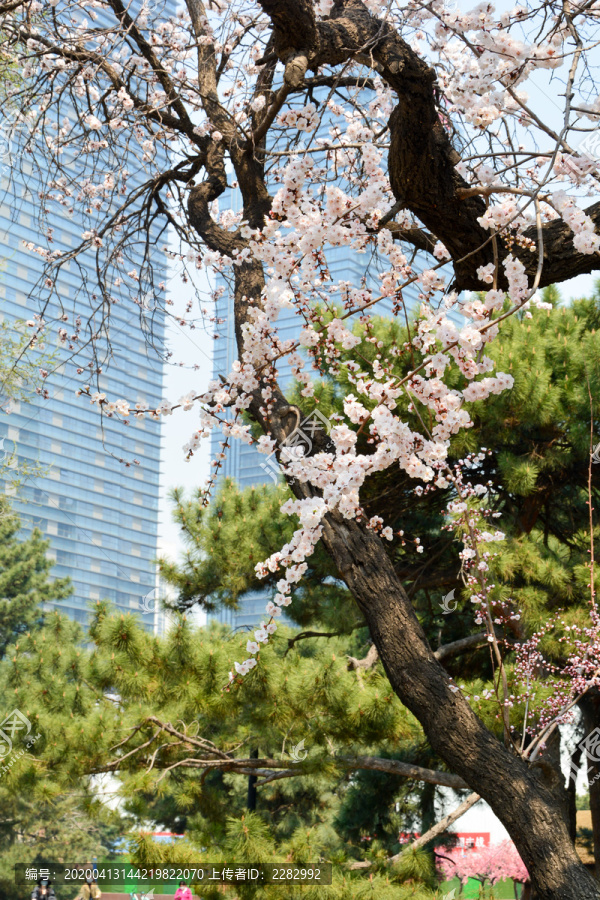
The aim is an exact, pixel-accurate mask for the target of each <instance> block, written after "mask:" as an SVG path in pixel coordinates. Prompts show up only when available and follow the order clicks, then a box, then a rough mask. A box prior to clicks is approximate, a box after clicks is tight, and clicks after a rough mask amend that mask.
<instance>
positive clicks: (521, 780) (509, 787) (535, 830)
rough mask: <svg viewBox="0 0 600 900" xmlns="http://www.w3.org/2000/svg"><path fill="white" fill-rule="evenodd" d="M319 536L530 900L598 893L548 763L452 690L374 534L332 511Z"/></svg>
mask: <svg viewBox="0 0 600 900" xmlns="http://www.w3.org/2000/svg"><path fill="white" fill-rule="evenodd" d="M323 540H324V542H325V545H326V547H327V549H328V551H329V552H330V554H331V555H332V557H333V559H334V560H335V562H336V564H337V565H338V568H339V570H340V573H341V574H342V577H343V578H344V580H345V581H346V583H347V584H348V586H349V587H350V589H351V590H352V592H353V594H354V597H355V598H356V601H357V603H358V605H359V607H360V609H361V611H362V612H363V614H364V616H365V618H366V620H367V624H368V625H369V629H370V632H371V636H372V638H373V641H374V643H375V644H376V646H377V649H378V651H379V656H380V658H381V661H382V663H383V666H384V668H385V671H386V673H387V676H388V678H389V680H390V683H391V685H392V687H393V688H394V690H395V692H396V693H397V695H398V697H399V698H400V699H401V700H402V702H403V703H404V704H405V706H407V707H408V708H409V709H410V710H411V712H413V713H414V715H415V716H416V717H417V718H418V720H419V721H420V723H421V725H422V726H423V728H424V730H425V733H426V734H427V737H428V738H429V741H430V743H431V745H432V747H433V749H434V750H435V752H436V753H438V754H439V756H440V757H441V758H442V759H444V760H445V762H446V763H447V764H448V766H449V767H450V768H451V769H452V770H453V771H454V772H457V773H458V774H459V775H461V777H462V778H464V780H465V781H466V782H467V783H468V784H469V786H470V787H471V788H472V789H473V790H474V791H477V793H478V794H480V795H481V796H482V797H483V798H484V799H485V800H486V801H487V802H488V803H489V804H490V806H491V808H492V809H493V811H494V812H495V813H496V815H497V816H498V818H499V819H500V820H501V822H502V823H503V824H504V825H505V827H506V829H507V831H508V832H509V834H510V836H511V837H512V839H513V841H514V842H515V844H516V846H517V849H518V851H519V853H520V855H521V858H522V859H523V862H524V863H525V865H526V866H527V869H528V871H529V874H530V877H531V882H532V900H592V898H593V900H598V898H600V889H599V887H598V885H597V884H596V882H595V881H594V879H593V878H592V877H591V875H590V874H589V873H588V872H587V871H586V869H585V867H584V866H583V865H582V863H581V862H580V860H579V858H578V856H577V854H576V852H575V848H574V846H573V843H572V842H571V840H570V838H569V832H568V828H567V825H566V821H565V819H566V810H567V797H566V792H565V790H564V787H562V785H561V781H560V776H559V775H558V774H557V773H556V771H555V769H554V767H553V766H552V765H551V764H549V763H547V762H546V761H545V760H541V761H540V762H539V763H534V764H533V765H529V764H528V763H527V762H525V761H523V760H522V759H520V758H519V757H517V756H516V755H515V754H514V753H512V752H511V751H510V750H509V749H507V748H506V747H505V746H503V745H502V744H501V743H500V742H499V741H498V740H497V739H496V738H495V737H494V736H493V735H492V734H491V733H490V732H489V731H488V730H487V728H485V726H484V725H483V723H482V722H481V721H480V720H479V719H478V718H477V716H476V715H475V714H474V713H473V712H472V710H471V708H470V707H469V705H468V704H467V703H466V702H465V700H464V698H463V697H462V696H461V694H460V693H455V692H454V691H453V690H451V682H450V679H449V677H448V674H447V673H446V671H445V670H444V669H443V667H442V666H441V664H440V663H439V662H438V660H437V659H436V658H435V656H434V655H433V653H432V651H431V648H430V647H429V645H428V643H427V639H426V637H425V634H424V632H423V630H422V628H421V626H420V624H419V622H418V620H417V617H416V615H415V613H414V610H413V608H412V605H411V603H410V600H409V598H408V597H407V595H406V593H405V592H404V590H403V588H402V585H401V584H400V583H399V582H398V580H397V578H396V575H395V572H394V570H393V567H392V564H391V561H390V560H389V558H388V556H387V554H386V553H385V551H384V550H383V548H382V546H381V542H380V540H379V538H378V537H376V536H375V535H374V534H373V533H372V532H369V531H368V530H367V529H366V528H363V527H361V526H360V525H358V524H357V523H356V522H354V521H352V522H351V521H348V520H345V519H343V518H342V517H341V516H338V515H331V516H329V517H328V519H327V524H326V526H325V529H324V534H323Z"/></svg>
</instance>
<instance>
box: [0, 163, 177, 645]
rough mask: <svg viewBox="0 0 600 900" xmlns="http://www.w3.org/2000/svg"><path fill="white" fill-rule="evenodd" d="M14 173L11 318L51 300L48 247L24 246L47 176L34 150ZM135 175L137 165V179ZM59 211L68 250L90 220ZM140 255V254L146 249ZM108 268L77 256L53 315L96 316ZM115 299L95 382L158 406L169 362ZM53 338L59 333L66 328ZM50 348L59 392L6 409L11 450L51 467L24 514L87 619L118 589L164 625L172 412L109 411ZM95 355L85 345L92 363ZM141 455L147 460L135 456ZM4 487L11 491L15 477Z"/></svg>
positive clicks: (6, 198)
mask: <svg viewBox="0 0 600 900" xmlns="http://www.w3.org/2000/svg"><path fill="white" fill-rule="evenodd" d="M5 174H6V173H5ZM12 175H13V177H12V178H11V179H7V178H6V177H4V178H3V179H2V183H1V185H0V315H1V316H2V319H3V320H4V321H7V322H11V321H12V322H14V321H15V320H31V319H32V317H33V315H34V314H36V313H39V312H40V310H39V306H38V299H37V297H38V294H37V291H36V285H37V284H38V282H39V279H40V277H41V275H42V269H43V261H42V259H41V258H40V257H39V256H38V255H36V254H35V253H32V252H29V251H28V250H27V248H26V247H25V246H24V242H25V241H32V240H33V241H34V243H36V244H37V243H40V238H39V237H38V229H37V226H36V222H37V212H38V210H37V208H36V206H37V205H39V201H38V200H37V195H36V184H37V181H36V177H37V176H36V173H35V171H34V170H33V167H32V165H31V163H30V162H28V161H27V159H21V160H19V165H18V167H16V168H15V169H14V170H13V172H12ZM142 176H143V172H141V173H140V177H142ZM134 182H135V173H133V177H132V178H131V180H130V186H131V185H132V184H134ZM140 183H141V182H140ZM47 222H48V224H49V225H50V226H51V227H52V240H53V244H52V247H53V248H56V249H58V250H61V251H63V252H67V253H68V252H69V251H72V250H73V248H75V247H77V246H78V245H79V244H80V243H81V239H82V232H83V231H84V229H85V227H86V226H85V225H84V224H83V222H82V220H81V218H80V217H79V216H78V214H77V212H75V213H74V214H73V216H71V217H69V216H68V215H67V214H66V212H65V213H63V212H61V207H60V206H58V204H55V205H53V207H52V209H51V210H50V211H49V212H48V214H47ZM163 240H164V239H163ZM161 244H162V242H159V243H158V244H156V249H155V251H154V253H153V257H152V260H151V262H152V266H153V270H154V273H153V274H154V280H155V281H154V283H155V284H158V283H159V282H161V281H166V275H167V260H166V255H165V254H164V252H163V251H162V250H161V249H160V247H161ZM130 261H131V262H132V263H133V264H134V265H135V263H136V260H135V257H134V258H133V259H131V258H130ZM140 262H141V260H140ZM97 278H98V275H97V273H96V269H95V259H94V256H93V254H91V253H86V254H85V255H84V256H83V257H80V258H79V267H78V266H77V265H76V264H75V263H73V262H70V263H67V265H66V266H65V267H63V268H62V269H61V271H60V274H59V277H58V279H57V283H56V295H57V297H58V298H59V300H60V304H61V305H62V310H59V308H58V302H59V301H52V303H51V305H50V306H49V308H48V309H47V311H46V314H45V319H46V320H47V321H48V322H53V323H55V322H56V319H57V317H58V316H59V315H60V314H61V311H64V312H65V313H67V314H68V322H67V323H65V328H66V329H68V330H69V333H70V332H71V331H72V329H73V322H74V321H76V319H77V317H78V316H79V317H81V320H82V323H83V325H82V327H83V328H85V323H86V322H87V320H88V318H89V317H90V315H91V306H90V299H92V298H93V294H94V290H95V286H96V285H97ZM82 279H83V281H82ZM82 285H83V290H82ZM111 293H112V294H113V296H114V297H115V300H116V301H120V300H122V301H125V295H124V294H123V295H122V296H119V289H118V288H116V289H115V290H112V291H111ZM110 306H111V308H110V326H109V338H110V344H111V349H112V359H111V360H110V362H109V363H108V365H103V367H102V374H101V375H100V376H99V381H97V380H96V376H92V375H90V377H89V382H90V388H91V390H92V391H95V390H97V389H98V390H100V391H102V392H104V393H105V394H106V397H107V399H108V400H117V399H119V398H123V399H126V400H127V401H129V402H130V403H131V404H132V405H135V403H136V402H138V401H144V402H146V403H148V405H149V406H150V407H156V406H157V405H158V404H159V403H160V401H161V399H162V383H163V364H162V361H161V359H160V358H159V356H158V354H157V353H156V352H155V351H154V350H148V347H147V344H146V340H145V337H144V333H143V331H142V329H141V327H140V310H139V308H138V307H136V306H134V305H133V304H132V303H131V302H130V301H128V302H115V303H111V305H110ZM53 327H54V326H53ZM163 334H164V320H163V316H162V314H161V313H160V311H154V312H153V313H152V341H153V343H154V344H160V343H161V341H162V339H163ZM52 340H54V341H57V336H56V329H55V328H54V330H53V332H52ZM49 343H50V341H48V344H49ZM47 349H48V350H52V349H55V350H56V352H57V353H58V355H59V359H60V360H61V365H60V366H59V367H58V369H57V371H53V372H51V374H50V376H49V377H48V378H47V379H46V382H45V384H44V387H45V389H46V391H45V393H47V396H46V397H45V396H43V395H42V396H40V395H36V394H35V393H34V394H32V396H31V402H30V403H26V402H21V403H20V404H18V403H17V404H13V410H14V411H13V412H12V413H11V414H10V415H6V414H4V413H2V414H1V415H0V439H3V443H0V456H1V454H2V451H4V453H8V454H12V453H15V454H16V455H17V456H18V458H19V460H20V461H22V462H28V463H30V464H33V465H37V466H38V467H39V470H40V474H37V475H36V474H33V475H31V476H29V477H25V479H24V481H23V483H22V484H21V485H20V486H19V489H18V491H17V492H16V493H14V496H13V497H12V501H13V506H14V508H15V510H16V512H18V513H19V515H20V516H21V521H22V527H23V532H24V534H27V533H28V532H29V531H30V530H31V529H32V528H33V527H34V526H37V527H38V528H39V529H40V530H41V531H42V533H43V534H44V536H45V537H47V538H48V539H49V541H50V548H49V556H50V557H51V558H52V559H53V560H55V565H54V567H53V569H52V575H53V576H56V577H63V576H69V577H70V578H71V580H72V583H73V588H74V591H73V594H72V596H71V597H70V598H68V599H67V600H64V601H61V602H60V603H59V604H57V608H58V609H60V610H61V611H64V612H66V613H67V614H68V615H70V616H71V617H72V618H73V619H75V620H76V621H78V622H80V623H81V624H82V625H83V626H85V625H86V623H87V622H88V620H89V606H90V604H93V603H94V601H96V600H100V599H108V600H110V601H111V602H112V603H113V604H115V606H116V607H117V609H118V610H121V611H124V612H125V611H126V612H135V613H137V614H139V615H140V616H141V617H142V619H143V622H144V626H145V627H146V628H148V629H152V628H153V627H154V625H155V620H156V619H157V618H158V617H159V616H160V613H159V611H158V610H156V606H158V604H157V603H156V602H155V593H156V592H155V588H156V586H157V579H156V567H155V566H154V564H153V560H154V559H155V558H156V556H157V539H158V503H159V477H160V471H159V470H160V424H159V422H156V421H153V420H151V419H149V418H148V417H146V418H144V419H134V418H133V417H132V418H131V424H129V425H125V424H124V423H123V422H122V421H120V419H119V418H117V417H114V418H108V417H106V416H103V417H102V418H101V416H100V413H99V410H98V407H97V406H96V405H92V404H91V403H90V399H89V398H88V397H86V396H84V395H82V396H76V390H77V389H78V388H81V387H82V385H83V383H84V379H85V375H84V374H83V373H80V374H79V375H78V374H77V372H76V365H77V364H78V363H77V362H76V363H75V364H74V363H73V361H69V360H68V359H67V357H69V356H71V354H70V353H69V352H68V351H66V350H64V349H63V348H62V347H60V346H57V343H55V344H54V346H53V347H52V346H47ZM88 359H89V355H88V356H85V357H84V359H83V362H82V363H81V365H84V364H85V363H86V362H87V361H88ZM134 459H137V460H139V463H140V464H139V465H135V464H133V460H134ZM126 463H129V465H126ZM4 489H5V490H6V491H7V492H8V493H10V492H11V488H10V486H9V483H8V482H7V483H5V485H4ZM146 598H147V599H146Z"/></svg>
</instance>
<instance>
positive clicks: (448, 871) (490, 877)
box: [439, 841, 529, 885]
mask: <svg viewBox="0 0 600 900" xmlns="http://www.w3.org/2000/svg"><path fill="white" fill-rule="evenodd" d="M439 866H440V868H441V870H442V872H443V873H444V876H445V877H446V878H447V879H451V878H459V879H460V881H461V882H462V884H466V883H467V882H468V880H469V878H476V879H477V880H478V881H480V882H481V883H482V884H483V885H484V884H485V883H486V882H489V883H490V884H491V885H494V884H497V883H498V882H499V881H506V879H507V878H511V879H512V880H513V881H515V882H517V883H519V884H524V883H525V882H527V881H528V880H529V874H528V872H527V869H526V868H525V866H524V865H523V861H522V860H521V857H520V856H519V854H518V853H517V850H516V848H515V845H514V844H513V842H512V841H502V842H501V843H500V844H492V845H491V846H489V847H478V848H476V849H473V850H466V851H465V850H463V849H461V848H458V847H457V848H455V849H454V850H450V851H447V852H443V853H442V854H441V855H440V858H439Z"/></svg>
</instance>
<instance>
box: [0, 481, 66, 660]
mask: <svg viewBox="0 0 600 900" xmlns="http://www.w3.org/2000/svg"><path fill="white" fill-rule="evenodd" d="M20 527H21V523H20V520H19V517H18V516H17V515H16V514H15V513H14V512H12V510H11V508H10V504H9V501H8V500H7V498H5V497H0V659H2V657H3V656H4V655H5V653H6V648H7V647H8V645H9V644H10V643H12V642H13V641H14V640H15V638H16V637H17V636H18V635H20V634H23V633H24V632H26V631H30V630H32V629H35V628H39V627H40V626H41V623H42V621H43V607H44V605H45V604H47V603H55V602H57V601H60V600H64V599H65V598H66V597H69V596H70V594H71V593H72V587H71V584H70V581H69V579H68V578H55V579H51V578H50V577H49V574H50V570H51V568H52V562H51V561H50V560H49V559H48V558H47V557H46V550H47V549H48V543H49V542H48V541H44V540H43V538H42V534H41V532H40V531H39V530H38V529H37V528H36V529H34V530H33V532H32V533H31V535H30V536H29V537H28V538H26V539H25V540H23V539H21V538H20V537H19V530H20Z"/></svg>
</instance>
